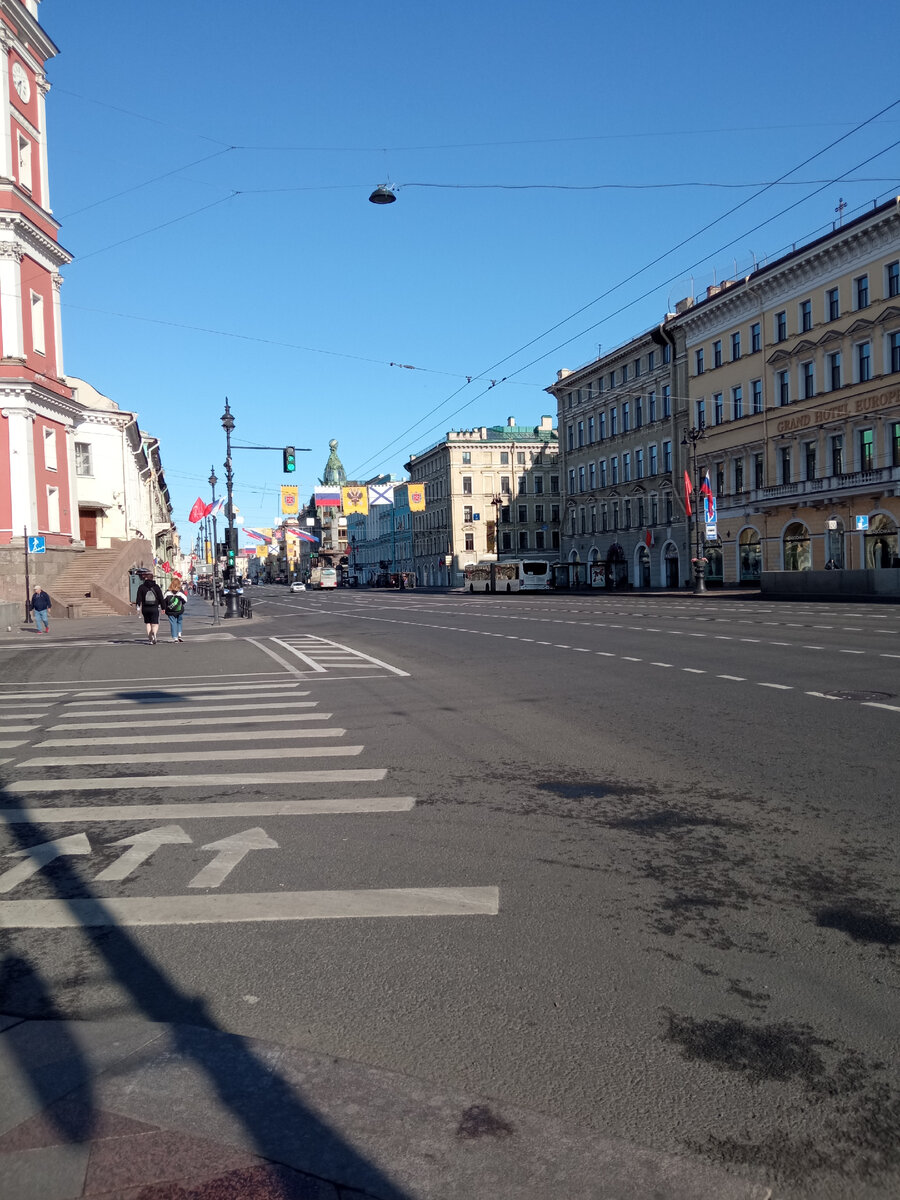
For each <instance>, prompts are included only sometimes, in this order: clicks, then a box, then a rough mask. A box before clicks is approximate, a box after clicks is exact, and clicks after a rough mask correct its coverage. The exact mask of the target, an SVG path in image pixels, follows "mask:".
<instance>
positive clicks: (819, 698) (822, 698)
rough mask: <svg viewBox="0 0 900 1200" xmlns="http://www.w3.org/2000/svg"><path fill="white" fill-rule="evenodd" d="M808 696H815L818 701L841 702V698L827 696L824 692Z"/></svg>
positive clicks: (810, 693) (808, 693)
mask: <svg viewBox="0 0 900 1200" xmlns="http://www.w3.org/2000/svg"><path fill="white" fill-rule="evenodd" d="M806 695H807V696H815V697H816V699H817V700H840V696H826V695H825V693H824V692H807V693H806Z"/></svg>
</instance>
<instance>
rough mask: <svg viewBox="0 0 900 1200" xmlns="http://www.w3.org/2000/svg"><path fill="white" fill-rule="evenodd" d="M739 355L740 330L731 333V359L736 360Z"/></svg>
mask: <svg viewBox="0 0 900 1200" xmlns="http://www.w3.org/2000/svg"><path fill="white" fill-rule="evenodd" d="M740 357H741V331H740V330H738V331H737V333H733V334H732V335H731V361H732V362H737V360H738V359H739V358H740Z"/></svg>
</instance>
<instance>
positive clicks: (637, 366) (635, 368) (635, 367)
mask: <svg viewBox="0 0 900 1200" xmlns="http://www.w3.org/2000/svg"><path fill="white" fill-rule="evenodd" d="M632 373H633V375H634V377H635V379H637V377H638V375H640V373H641V360H640V359H639V358H636V359H635V360H634V362H633V363H632Z"/></svg>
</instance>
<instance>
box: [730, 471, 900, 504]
mask: <svg viewBox="0 0 900 1200" xmlns="http://www.w3.org/2000/svg"><path fill="white" fill-rule="evenodd" d="M896 486H900V467H876V468H874V469H872V470H871V471H849V472H847V474H846V475H826V476H824V477H823V478H821V479H798V480H797V481H796V482H794V483H778V484H774V485H772V486H771V487H761V488H752V489H750V490H749V491H742V492H736V493H734V494H732V495H726V496H720V497H718V503H719V508H720V509H738V508H749V507H757V508H760V507H761V508H767V507H769V506H770V505H771V506H773V507H774V506H775V505H777V504H781V503H783V502H784V501H785V500H794V501H800V502H802V501H804V500H813V499H818V498H819V497H820V496H821V495H822V494H823V493H827V494H828V495H829V496H839V495H846V494H847V493H852V492H856V493H859V492H862V491H864V490H865V489H867V488H872V487H875V488H877V489H879V490H881V489H887V488H894V487H896Z"/></svg>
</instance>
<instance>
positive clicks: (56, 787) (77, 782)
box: [6, 767, 387, 796]
mask: <svg viewBox="0 0 900 1200" xmlns="http://www.w3.org/2000/svg"><path fill="white" fill-rule="evenodd" d="M385 775H387V768H386V767H372V768H368V769H363V768H352V769H350V770H333V771H248V772H241V773H240V774H235V775H232V776H231V777H230V779H227V780H226V779H225V778H224V777H223V774H222V772H221V771H216V772H215V773H214V774H211V775H116V776H115V777H113V778H111V779H18V780H15V781H14V782H13V783H9V784H7V785H6V791H7V792H8V793H9V794H10V795H11V796H24V795H26V794H31V793H33V792H117V791H120V790H124V789H125V788H147V789H149V790H150V791H157V790H158V789H159V788H173V787H177V788H182V789H185V788H199V787H211V788H216V789H217V790H218V791H220V792H221V791H222V790H223V789H224V788H226V787H233V788H239V787H244V786H246V785H247V784H248V783H286V784H289V785H291V786H296V785H298V784H302V783H372V782H373V781H375V780H378V779H384V777H385Z"/></svg>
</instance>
